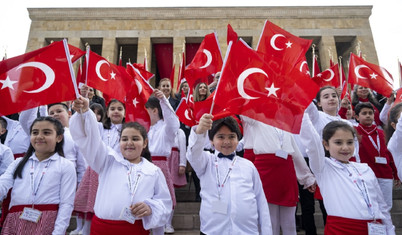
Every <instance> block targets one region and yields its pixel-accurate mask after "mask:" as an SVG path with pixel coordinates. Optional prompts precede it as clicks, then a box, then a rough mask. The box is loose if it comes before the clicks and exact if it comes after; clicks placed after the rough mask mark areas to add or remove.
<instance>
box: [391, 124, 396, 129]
mask: <svg viewBox="0 0 402 235" xmlns="http://www.w3.org/2000/svg"><path fill="white" fill-rule="evenodd" d="M391 126H392V128H394V130H396V123H395V122H391Z"/></svg>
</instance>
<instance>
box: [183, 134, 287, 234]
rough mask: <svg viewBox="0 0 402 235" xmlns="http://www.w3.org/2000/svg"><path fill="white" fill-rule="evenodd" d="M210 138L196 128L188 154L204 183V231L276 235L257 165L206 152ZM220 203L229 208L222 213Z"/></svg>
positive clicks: (245, 160) (202, 195) (202, 201)
mask: <svg viewBox="0 0 402 235" xmlns="http://www.w3.org/2000/svg"><path fill="white" fill-rule="evenodd" d="M206 139H207V135H206V134H196V133H195V131H194V128H192V129H191V133H190V137H189V145H188V151H187V159H188V161H189V162H190V164H191V165H192V166H193V169H194V170H195V172H196V173H197V176H198V177H199V178H200V183H201V193H200V196H201V198H202V200H201V209H200V219H201V232H203V233H204V234H222V235H229V234H250V235H251V234H264V235H265V234H267V235H270V234H272V227H271V222H270V210H269V208H268V205H267V200H266V198H265V194H264V190H263V187H262V183H261V179H260V177H259V175H258V171H257V169H256V168H255V166H254V165H253V164H252V163H251V162H250V161H248V160H247V159H244V158H241V157H238V156H235V157H234V158H233V160H230V159H228V158H218V157H217V156H218V154H219V152H218V151H217V150H215V153H214V154H213V153H210V152H208V151H203V150H204V146H205V141H206ZM229 169H230V170H229ZM218 185H220V187H219V188H218ZM217 204H218V205H225V207H224V208H225V210H224V211H219V212H218V211H217V208H218V207H219V206H217ZM225 212H226V213H225ZM293 217H294V213H293Z"/></svg>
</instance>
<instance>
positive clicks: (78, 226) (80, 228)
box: [74, 216, 82, 231]
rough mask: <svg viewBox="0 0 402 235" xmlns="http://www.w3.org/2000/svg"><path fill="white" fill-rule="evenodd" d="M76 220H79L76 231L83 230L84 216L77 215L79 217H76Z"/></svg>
mask: <svg viewBox="0 0 402 235" xmlns="http://www.w3.org/2000/svg"><path fill="white" fill-rule="evenodd" d="M75 220H76V221H77V228H76V229H75V230H74V231H81V230H82V218H80V217H79V216H77V217H75Z"/></svg>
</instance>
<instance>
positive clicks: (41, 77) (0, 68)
mask: <svg viewBox="0 0 402 235" xmlns="http://www.w3.org/2000/svg"><path fill="white" fill-rule="evenodd" d="M0 85H1V88H0V100H1V103H2V105H0V115H9V114H13V113H17V112H20V111H22V110H26V109H30V108H33V107H37V106H40V105H46V104H50V103H57V102H62V101H68V100H74V99H76V98H77V97H78V90H77V86H76V83H75V75H74V71H73V68H72V63H71V58H70V52H69V49H68V44H67V41H66V40H63V41H59V42H54V43H52V44H50V45H49V46H46V47H43V48H41V49H38V50H35V51H32V52H28V53H26V54H23V55H20V56H16V57H13V58H10V59H7V60H3V61H1V62H0Z"/></svg>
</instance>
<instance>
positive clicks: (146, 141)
mask: <svg viewBox="0 0 402 235" xmlns="http://www.w3.org/2000/svg"><path fill="white" fill-rule="evenodd" d="M147 145H148V139H146V140H144V145H143V146H142V148H146V147H147Z"/></svg>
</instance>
